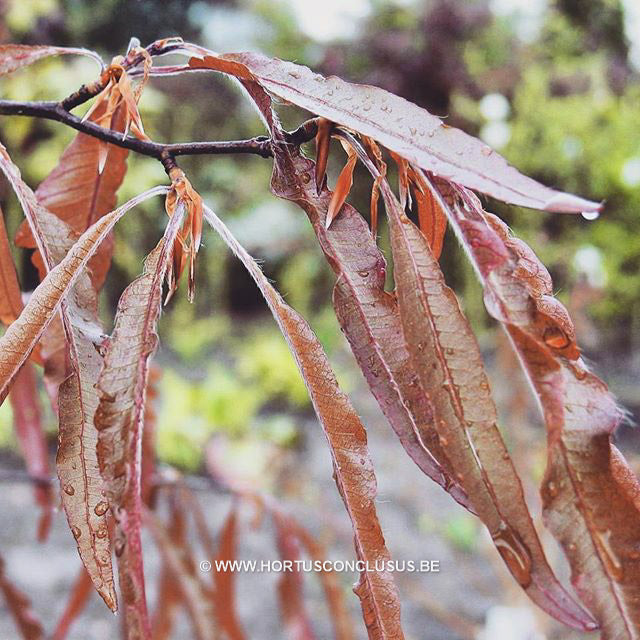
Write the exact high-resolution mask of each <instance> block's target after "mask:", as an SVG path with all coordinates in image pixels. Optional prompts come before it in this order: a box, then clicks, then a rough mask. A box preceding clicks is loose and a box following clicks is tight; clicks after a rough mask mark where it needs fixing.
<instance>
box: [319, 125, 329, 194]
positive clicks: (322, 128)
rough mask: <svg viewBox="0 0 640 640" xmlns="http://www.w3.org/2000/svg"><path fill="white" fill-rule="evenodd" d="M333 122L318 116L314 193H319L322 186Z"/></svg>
mask: <svg viewBox="0 0 640 640" xmlns="http://www.w3.org/2000/svg"><path fill="white" fill-rule="evenodd" d="M332 129H333V122H331V121H330V120H327V119H326V118H318V133H316V140H315V142H316V170H315V177H316V193H320V192H321V191H322V188H323V186H324V180H325V176H326V173H327V161H328V160H329V146H330V144H331V130H332Z"/></svg>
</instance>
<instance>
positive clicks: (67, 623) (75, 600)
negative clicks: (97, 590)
mask: <svg viewBox="0 0 640 640" xmlns="http://www.w3.org/2000/svg"><path fill="white" fill-rule="evenodd" d="M92 593H93V582H92V581H91V576H89V574H88V573H87V570H86V569H85V568H84V567H81V569H80V571H79V573H78V577H77V578H76V579H75V581H74V583H73V586H72V587H71V595H70V596H69V600H68V601H67V606H66V607H65V609H64V611H63V612H62V615H61V616H60V620H58V624H57V625H56V628H55V630H54V632H53V635H52V636H51V640H64V639H65V638H66V637H67V634H68V633H69V629H70V628H71V625H72V624H73V623H74V621H75V620H76V618H77V617H78V616H79V615H80V614H81V613H82V611H83V610H84V608H85V607H86V606H87V602H89V598H90V597H91V594H92Z"/></svg>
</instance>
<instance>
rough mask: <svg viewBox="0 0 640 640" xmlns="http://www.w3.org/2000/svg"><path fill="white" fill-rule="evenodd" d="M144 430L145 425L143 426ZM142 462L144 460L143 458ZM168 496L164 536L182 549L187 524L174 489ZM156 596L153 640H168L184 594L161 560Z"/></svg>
mask: <svg viewBox="0 0 640 640" xmlns="http://www.w3.org/2000/svg"><path fill="white" fill-rule="evenodd" d="M145 429H146V424H145ZM143 461H144V458H143ZM172 489H173V490H172V491H171V492H170V494H169V519H168V522H167V526H166V534H167V536H168V538H169V540H170V542H171V544H172V545H173V547H174V548H175V549H184V548H185V547H186V545H187V535H186V534H187V522H186V518H185V513H184V509H182V507H181V505H180V503H179V500H180V496H179V495H178V492H177V490H176V489H175V488H172ZM158 582H159V584H158V595H157V597H156V607H155V611H154V614H153V618H152V622H151V628H152V637H153V640H168V639H169V638H170V637H171V631H172V630H173V625H174V622H175V617H176V613H177V610H178V608H179V607H180V606H181V605H182V604H183V603H184V594H183V592H182V589H181V588H180V582H179V580H176V579H175V577H174V574H173V571H172V570H171V567H170V566H168V563H167V561H166V559H165V560H163V563H162V568H161V570H160V578H159V579H158Z"/></svg>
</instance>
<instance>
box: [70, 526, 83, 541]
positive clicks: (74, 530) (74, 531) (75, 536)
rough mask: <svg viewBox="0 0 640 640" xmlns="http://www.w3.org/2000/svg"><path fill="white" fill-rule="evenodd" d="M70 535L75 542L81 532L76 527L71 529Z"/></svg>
mask: <svg viewBox="0 0 640 640" xmlns="http://www.w3.org/2000/svg"><path fill="white" fill-rule="evenodd" d="M71 533H72V534H73V537H74V538H75V539H76V540H77V539H78V538H79V537H80V536H81V535H82V531H80V529H78V527H71Z"/></svg>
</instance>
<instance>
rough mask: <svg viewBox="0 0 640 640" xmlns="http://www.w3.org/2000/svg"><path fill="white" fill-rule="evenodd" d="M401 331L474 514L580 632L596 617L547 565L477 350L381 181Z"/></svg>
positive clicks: (530, 586) (429, 257)
mask: <svg viewBox="0 0 640 640" xmlns="http://www.w3.org/2000/svg"><path fill="white" fill-rule="evenodd" d="M382 195H383V197H384V199H385V205H386V208H387V214H388V218H389V229H390V235H391V248H392V252H393V259H394V278H395V282H396V288H397V293H398V304H399V307H400V317H401V319H402V328H403V332H404V337H405V340H406V342H407V345H408V347H409V352H410V354H411V358H412V362H413V363H414V366H415V369H416V371H417V373H418V376H419V378H420V381H421V382H422V385H423V388H424V389H425V391H426V392H427V393H428V394H429V397H430V398H431V401H432V404H433V408H434V423H435V425H436V428H437V430H438V433H439V435H440V441H441V443H442V445H443V446H444V447H445V449H446V451H447V454H448V456H449V458H450V460H451V462H452V464H453V466H454V468H455V469H456V470H457V473H458V478H459V479H460V482H461V483H462V485H463V487H464V488H465V490H466V492H467V495H468V496H469V499H470V500H471V503H472V505H473V506H474V508H475V511H476V513H477V514H478V517H479V518H480V519H481V520H482V521H483V522H484V524H485V525H486V526H487V529H488V530H489V533H490V534H491V537H492V539H493V542H494V544H495V546H496V548H497V550H498V552H499V553H500V555H501V556H502V559H503V560H504V562H505V564H506V565H507V568H508V569H509V571H510V572H511V574H512V575H513V577H514V578H515V579H516V580H517V581H518V583H519V584H520V586H521V587H522V588H523V589H524V590H525V592H526V593H527V595H528V596H529V597H530V598H531V599H532V600H533V601H534V602H535V603H536V604H538V606H540V607H541V608H542V609H544V610H545V611H546V612H547V613H549V614H550V615H552V616H553V617H555V618H557V619H559V620H561V621H562V622H564V623H565V624H568V625H570V626H573V627H575V628H578V629H582V630H592V629H593V628H594V626H595V625H594V623H593V621H592V619H591V618H590V617H589V615H588V614H587V613H586V612H584V611H583V610H582V609H581V608H580V607H579V605H578V604H576V603H575V602H574V601H573V600H572V599H571V597H570V596H569V594H568V593H567V592H566V591H565V590H564V589H563V588H562V586H561V585H560V583H559V582H558V581H557V579H556V578H555V576H554V574H553V572H552V570H551V568H550V567H549V565H548V563H547V560H546V558H545V555H544V551H543V549H542V546H541V544H540V541H539V539H538V535H537V533H536V531H535V529H534V526H533V522H532V521H531V516H530V514H529V510H528V508H527V505H526V502H525V499H524V493H523V490H522V485H521V484H520V479H519V477H518V475H517V473H516V471H515V469H514V467H513V463H512V461H511V458H510V456H509V453H508V451H507V448H506V447H505V445H504V442H503V440H502V436H501V435H500V431H499V430H498V427H497V413H496V409H495V405H494V403H493V400H492V397H491V392H490V389H489V382H488V379H487V376H486V373H485V371H484V366H483V363H482V356H481V354H480V349H479V347H478V344H477V342H476V340H475V336H474V335H473V332H472V330H471V327H470V326H469V324H468V321H467V319H466V318H465V317H464V315H463V313H462V311H461V309H460V306H459V304H458V300H457V298H456V296H455V294H454V293H453V291H452V290H451V289H449V287H447V286H446V284H445V282H444V277H443V275H442V272H441V271H440V267H439V266H438V262H437V260H436V259H435V257H434V256H433V254H432V253H431V250H430V248H429V245H428V243H427V241H426V239H425V237H424V236H423V235H422V234H421V233H420V231H419V230H418V228H417V227H416V226H415V225H414V224H413V223H412V222H411V221H410V220H409V219H408V218H407V217H406V216H405V215H404V213H403V212H402V210H401V209H400V205H399V204H398V202H397V200H396V199H395V196H394V195H393V193H392V192H391V190H390V189H389V187H388V184H386V183H385V182H383V183H382Z"/></svg>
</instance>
